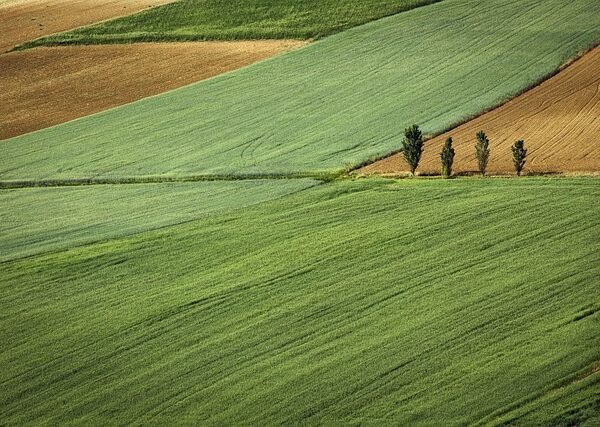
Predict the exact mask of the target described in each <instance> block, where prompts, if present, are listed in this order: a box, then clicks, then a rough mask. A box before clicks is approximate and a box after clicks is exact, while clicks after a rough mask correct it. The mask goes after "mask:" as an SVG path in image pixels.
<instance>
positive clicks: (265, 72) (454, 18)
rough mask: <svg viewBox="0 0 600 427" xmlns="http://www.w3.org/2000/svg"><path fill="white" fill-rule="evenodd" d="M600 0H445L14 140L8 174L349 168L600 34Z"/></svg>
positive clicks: (483, 104)
mask: <svg viewBox="0 0 600 427" xmlns="http://www.w3.org/2000/svg"><path fill="white" fill-rule="evenodd" d="M599 21H600V3H599V2H598V1H596V0H573V1H568V2H565V1H563V0H532V1H521V0H518V1H517V0H496V1H493V2H491V1H479V0H477V1H475V0H445V1H443V2H440V3H436V4H433V5H430V6H425V7H421V8H418V9H414V10H411V11H408V12H405V13H401V14H399V15H395V16H392V17H389V18H385V19H383V20H380V21H377V22H373V23H369V24H366V25H364V26H361V27H357V28H353V29H350V30H348V31H346V32H343V33H340V34H337V35H334V36H331V37H328V38H326V39H324V40H322V41H319V42H316V43H314V44H311V45H309V46H307V47H305V48H302V49H299V50H296V51H293V52H289V53H286V54H283V55H282V56H279V57H277V58H273V59H270V60H267V61H264V62H261V63H258V64H255V65H252V66H249V67H247V68H244V69H241V70H238V71H235V72H232V73H228V74H224V75H221V76H219V77H216V78H214V79H211V80H207V81H204V82H201V83H198V84H195V85H192V86H188V87H185V88H182V89H179V90H176V91H173V92H170V93H167V94H163V95H160V96H157V97H153V98H149V99H146V100H142V101H140V102H136V103H133V104H130V105H127V106H124V107H120V108H117V109H113V110H109V111H107V112H104V113H101V114H98V115H94V116H90V117H88V118H83V119H79V120H75V121H73V122H70V123H67V124H64V125H60V126H56V127H54V128H50V129H47V130H43V131H39V132H35V133H32V134H29V135H24V136H21V137H17V138H13V139H9V140H5V141H0V152H2V153H3V155H2V157H1V158H0V180H8V179H41V178H55V179H60V178H88V177H98V176H103V177H106V176H124V177H128V176H143V175H161V174H173V175H182V176H183V175H188V174H196V173H208V174H210V173H219V174H223V173H225V174H227V173H231V174H236V173H258V174H260V173H280V174H289V173H294V172H307V171H323V170H328V171H331V170H338V169H342V168H344V167H349V166H352V165H357V164H359V163H361V162H363V161H365V160H367V159H368V158H370V157H374V156H380V155H383V154H385V153H389V152H391V151H393V150H395V149H397V148H398V147H399V143H400V139H401V136H400V135H401V133H402V131H403V128H404V127H405V126H407V125H410V124H412V123H419V124H421V125H422V127H423V129H424V130H425V131H426V132H429V133H432V132H438V131H441V130H442V129H445V128H447V127H448V126H450V125H451V124H453V123H455V122H457V121H459V120H462V119H464V118H465V117H468V116H471V115H473V114H475V113H477V112H480V111H482V110H484V109H486V108H488V107H490V106H492V105H495V104H497V103H498V102H500V101H501V100H503V99H505V98H506V97H509V96H510V95H513V94H515V93H517V92H518V91H519V90H521V89H523V88H524V87H526V86H528V85H530V84H532V83H533V82H535V81H536V80H538V79H540V78H541V77H542V76H544V75H546V74H547V73H550V72H552V71H553V70H555V69H556V68H557V67H558V66H559V65H560V64H561V63H563V62H564V61H565V60H566V59H567V58H570V57H572V56H574V55H575V54H576V52H578V51H580V50H582V49H585V48H586V47H589V46H591V45H592V44H594V43H595V42H596V41H598V40H600V26H598V25H597V24H598V22H599Z"/></svg>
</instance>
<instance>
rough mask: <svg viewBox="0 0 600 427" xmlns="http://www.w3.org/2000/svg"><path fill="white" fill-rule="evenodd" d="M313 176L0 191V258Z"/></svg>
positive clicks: (301, 184)
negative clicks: (292, 178) (0, 237)
mask: <svg viewBox="0 0 600 427" xmlns="http://www.w3.org/2000/svg"><path fill="white" fill-rule="evenodd" d="M315 184H316V181H312V180H308V179H295V180H285V181H267V180H257V181H251V180H244V181H213V182H203V183H201V184H197V183H146V184H128V185H93V186H74V187H56V188H24V189H13V190H2V191H0V235H2V239H1V240H0V261H5V260H8V259H16V258H22V257H25V256H31V255H35V254H37V253H44V252H49V251H58V250H61V249H63V250H64V249H65V248H70V247H73V246H75V245H82V244H85V243H90V242H96V241H103V240H107V239H109V238H116V237H123V236H127V235H130V234H137V233H140V232H143V231H147V230H153V229H157V228H163V227H167V226H172V225H176V224H181V223H185V222H189V221H191V220H193V219H198V218H202V217H205V216H208V215H212V214H215V213H222V212H226V211H229V210H233V209H236V208H242V207H245V206H249V205H252V204H255V203H260V202H264V201H266V200H271V199H275V198H278V197H281V196H283V195H286V194H291V193H295V192H298V191H302V190H304V189H306V188H308V187H310V186H312V185H315Z"/></svg>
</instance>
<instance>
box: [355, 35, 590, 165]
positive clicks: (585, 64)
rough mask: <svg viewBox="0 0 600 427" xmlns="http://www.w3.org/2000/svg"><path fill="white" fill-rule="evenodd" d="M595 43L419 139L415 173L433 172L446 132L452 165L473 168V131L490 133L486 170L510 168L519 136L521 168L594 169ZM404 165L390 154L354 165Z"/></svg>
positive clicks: (474, 162) (395, 156)
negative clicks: (527, 86) (546, 74)
mask: <svg viewBox="0 0 600 427" xmlns="http://www.w3.org/2000/svg"><path fill="white" fill-rule="evenodd" d="M599 70H600V46H599V47H596V48H595V49H593V50H592V51H590V52H588V53H587V54H585V55H584V56H583V57H582V58H580V59H579V60H577V61H575V62H574V63H572V64H571V65H569V66H568V67H566V68H565V69H564V70H562V71H560V72H559V73H558V74H556V75H555V76H554V77H552V78H550V79H548V80H546V81H545V82H543V83H542V84H541V85H539V86H537V87H535V88H533V89H531V90H529V91H527V92H525V93H524V94H522V95H520V96H518V97H516V98H515V99H513V100H511V101H509V102H507V103H506V104H504V105H502V106H501V107H499V108H497V109H495V110H492V111H490V112H488V113H485V114H483V115H482V116H479V117H477V118H475V119H473V120H471V121H468V122H467V123H465V124H463V125H461V126H458V127H457V128H455V129H453V130H451V131H449V132H446V133H444V134H442V135H440V136H438V137H436V138H433V139H431V140H429V141H427V142H426V143H425V151H424V153H423V158H422V159H421V164H420V165H419V168H418V169H417V171H418V172H421V173H423V172H424V173H434V172H436V173H437V172H439V169H440V154H439V153H440V151H441V149H442V147H443V144H444V141H445V140H446V138H447V137H448V136H452V138H453V140H454V147H455V151H456V157H455V160H454V170H455V171H456V172H468V171H474V170H476V169H477V166H476V161H475V155H474V151H475V150H474V145H475V134H476V133H477V131H479V130H483V131H484V132H486V133H487V135H488V137H489V138H490V148H491V158H490V164H489V170H490V171H491V172H493V173H507V172H508V173H512V172H513V171H514V169H513V165H512V157H511V156H512V154H511V150H510V147H511V145H512V144H513V143H514V142H515V140H517V139H524V140H525V146H526V148H527V149H528V159H527V163H526V165H525V172H530V173H532V172H533V173H542V172H567V173H569V172H598V171H600V72H599ZM406 170H407V167H406V164H405V163H404V160H403V159H402V156H401V154H396V155H393V156H390V157H387V158H385V159H382V160H380V161H377V162H375V163H373V164H371V165H368V166H366V167H364V168H361V169H359V170H358V172H359V173H365V174H373V173H378V174H394V173H400V172H404V171H406Z"/></svg>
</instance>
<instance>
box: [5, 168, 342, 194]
mask: <svg viewBox="0 0 600 427" xmlns="http://www.w3.org/2000/svg"><path fill="white" fill-rule="evenodd" d="M345 172H346V171H333V172H296V173H272V174H270V173H245V174H200V175H182V176H161V175H148V176H139V177H98V178H65V179H30V180H28V179H24V180H4V181H1V180H0V190H6V189H18V188H36V187H76V186H84V185H127V184H159V183H170V182H202V181H259V180H277V179H281V180H284V179H314V180H316V181H323V182H330V181H333V180H334V179H337V178H339V177H340V176H342V175H343V174H344V173H345Z"/></svg>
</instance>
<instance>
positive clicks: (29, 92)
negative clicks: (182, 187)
mask: <svg viewBox="0 0 600 427" xmlns="http://www.w3.org/2000/svg"><path fill="white" fill-rule="evenodd" d="M302 44H304V42H299V41H281V40H264V41H244V42H201V43H169V44H150V43H142V44H135V45H103V46H72V47H56V48H36V49H29V50H26V51H22V52H11V53H8V54H5V55H1V56H0V69H1V70H2V72H1V73H0V86H1V87H2V88H3V91H2V92H1V93H0V139H5V138H9V137H12V136H16V135H21V134H24V133H27V132H31V131H34V130H38V129H42V128H45V127H49V126H52V125H55V124H58V123H62V122H66V121H69V120H72V119H75V118H77V117H82V116H85V115H89V114H92V113H96V112H98V111H102V110H106V109H108V108H111V107H115V106H118V105H122V104H126V103H128V102H131V101H135V100H138V99H141V98H144V97H147V96H151V95H156V94H158V93H161V92H164V91H167V90H170V89H174V88H177V87H180V86H184V85H187V84H189V83H192V82H196V81H198V80H202V79H206V78H208V77H212V76H214V75H217V74H220V73H223V72H226V71H229V70H232V69H235V68H239V67H241V66H244V65H247V64H250V63H252V62H255V61H258V60H261V59H264V58H267V57H270V56H272V55H275V54H277V53H280V52H282V51H285V50H288V49H291V48H293V47H297V46H300V45H302Z"/></svg>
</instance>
